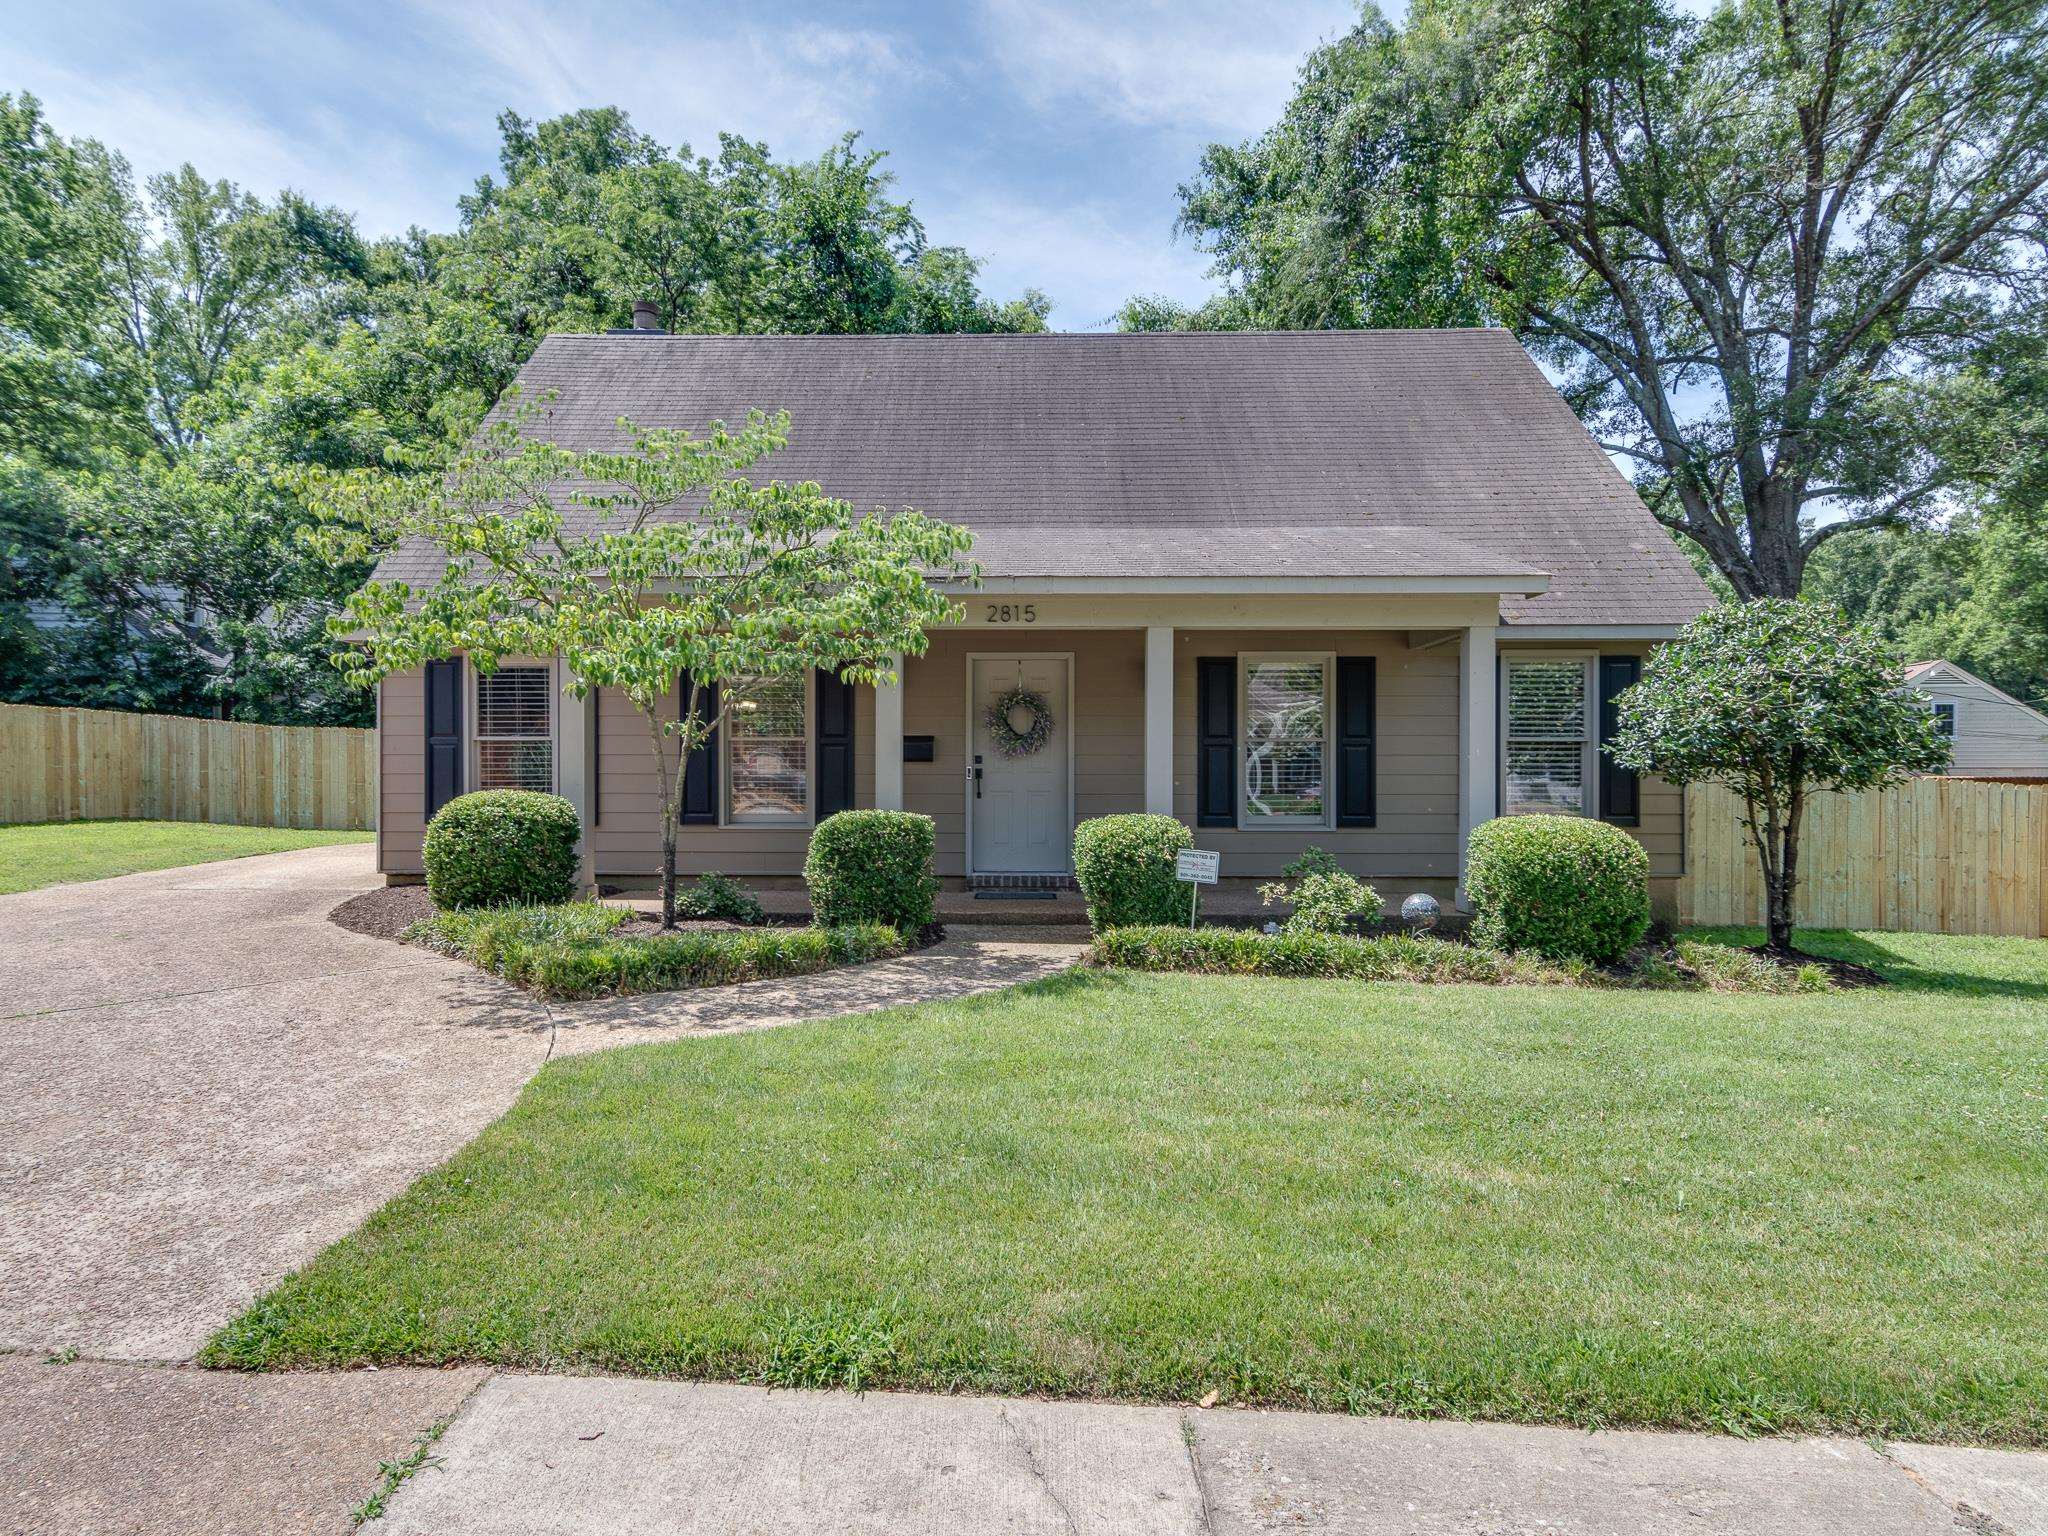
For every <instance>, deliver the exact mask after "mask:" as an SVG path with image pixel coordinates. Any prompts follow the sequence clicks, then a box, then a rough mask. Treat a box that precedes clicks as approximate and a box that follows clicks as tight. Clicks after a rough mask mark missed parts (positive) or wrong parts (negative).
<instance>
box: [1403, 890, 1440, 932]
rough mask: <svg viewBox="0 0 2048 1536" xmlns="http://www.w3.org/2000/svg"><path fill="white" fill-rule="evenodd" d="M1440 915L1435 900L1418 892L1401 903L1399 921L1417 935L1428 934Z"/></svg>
mask: <svg viewBox="0 0 2048 1536" xmlns="http://www.w3.org/2000/svg"><path fill="white" fill-rule="evenodd" d="M1441 915H1442V909H1441V908H1440V907H1438V906H1437V904H1436V898H1435V897H1434V896H1425V895H1423V894H1422V892H1420V891H1417V892H1416V893H1415V894H1414V895H1413V896H1410V897H1409V898H1408V899H1407V900H1406V901H1404V902H1402V903H1401V921H1402V922H1404V923H1406V924H1407V925H1408V926H1409V927H1410V928H1412V929H1414V930H1415V932H1417V933H1427V932H1429V930H1430V929H1432V928H1434V927H1435V926H1436V920H1437V918H1438V917H1439V916H1441Z"/></svg>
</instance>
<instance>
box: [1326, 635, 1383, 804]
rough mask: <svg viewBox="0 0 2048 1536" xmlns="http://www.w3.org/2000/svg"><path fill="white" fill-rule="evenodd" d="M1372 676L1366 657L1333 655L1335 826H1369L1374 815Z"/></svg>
mask: <svg viewBox="0 0 2048 1536" xmlns="http://www.w3.org/2000/svg"><path fill="white" fill-rule="evenodd" d="M1375 692H1376V679H1375V676H1374V667H1373V658H1372V657H1370V656H1339V657H1338V658H1337V735H1336V753H1337V825H1338V826H1340V827H1369V826H1371V825H1373V821H1374V818H1375V816H1376V815H1377V806H1376V803H1375V802H1376V798H1377V795H1378V788H1379V786H1378V780H1377V774H1376V770H1375V766H1374V763H1373V713H1374V708H1375V703H1376V700H1375V697H1374V695H1375Z"/></svg>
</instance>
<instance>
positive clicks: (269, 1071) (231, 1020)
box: [0, 845, 549, 1360]
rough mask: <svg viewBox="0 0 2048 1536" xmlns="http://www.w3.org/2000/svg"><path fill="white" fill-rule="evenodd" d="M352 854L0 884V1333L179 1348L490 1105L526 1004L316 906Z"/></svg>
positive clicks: (538, 1027) (90, 1348) (80, 1345)
mask: <svg viewBox="0 0 2048 1536" xmlns="http://www.w3.org/2000/svg"><path fill="white" fill-rule="evenodd" d="M375 883H376V875H375V872H374V870H373V869H372V867H371V853H370V850H369V848H368V847H366V846H362V845H346V846H341V847H334V848H315V849H307V850H304V851H301V852H295V853H282V854H270V855H265V856H262V857H258V858H251V859H236V860H231V861H228V862H224V863H219V864H204V865H196V866H193V867H190V868H185V869H170V870H159V871H156V872H153V873H150V874H141V875H128V876H124V877H122V878H120V879H115V880H101V881H94V882H91V883H89V884H83V885H61V886H53V887H50V888H48V889H45V890H41V891H31V892H27V893H25V894H22V895H18V896H6V897H0V1018H4V1023H5V1029H6V1034H7V1050H6V1052H5V1053H4V1054H0V1286H4V1287H5V1294H6V1295H7V1296H8V1297H9V1298H10V1305H9V1306H8V1307H7V1308H6V1309H5V1311H4V1313H0V1345H6V1346H12V1347H15V1348H22V1349H38V1350H50V1349H55V1348H59V1347H64V1346H69V1347H71V1348H74V1349H76V1350H78V1351H79V1352H80V1353H82V1354H85V1355H89V1356H95V1357H99V1358H118V1359H142V1360H149V1359H158V1360H165V1359H185V1358H189V1357H190V1356H191V1355H192V1354H193V1353H194V1352H195V1351H196V1350H197V1349H198V1348H199V1347H200V1346H201V1345H202V1344H204V1343H205V1342H206V1339H207V1337H208V1336H209V1335H210V1334H211V1333H212V1332H213V1331H214V1329H216V1328H218V1327H219V1326H220V1325H221V1324H222V1323H223V1322H225V1321H227V1319H228V1318H229V1317H231V1316H233V1314H234V1313H235V1311H236V1310H237V1309H238V1308H240V1307H241V1306H243V1305H245V1304H246V1303H247V1302H248V1301H249V1300H250V1299H251V1298H252V1297H254V1296H255V1295H256V1294H257V1293H258V1292H259V1291H260V1290H262V1289H263V1288H264V1287H266V1286H268V1285H270V1284H273V1283H274V1282H275V1281H277V1280H278V1279H280V1278H281V1277H283V1276H284V1275H285V1274H286V1273H288V1272H289V1271H290V1270H291V1269H293V1268H294V1267H296V1266H297V1265H299V1264H301V1263H303V1262H304V1261H305V1260H307V1259H309V1258H311V1257H312V1256H313V1255H314V1254H315V1253H317V1252H318V1251H319V1250H320V1249H321V1248H322V1247H324V1246H325V1245H326V1244H327V1243H329V1242H331V1241H333V1240H334V1239H335V1238H337V1237H340V1236H341V1235H342V1234H344V1233H345V1232H347V1231H348V1230H349V1229H351V1228H352V1227H354V1226H355V1225H356V1224H357V1223H359V1222H360V1221H362V1219H363V1218H364V1217H365V1216H367V1215H369V1214H370V1212H371V1211H373V1210H375V1209H376V1208H377V1207H378V1206H379V1205H381V1204H382V1203H383V1202H384V1201H386V1200H388V1199H389V1198H391V1196H392V1195H394V1194H396V1193H397V1192H398V1191H399V1190H401V1189H403V1188H404V1187H405V1185H406V1184H407V1183H408V1182H409V1181H410V1180H411V1179H412V1178H414V1177H415V1176H416V1175H417V1174H419V1173H420V1172H422V1171H423V1170H425V1169H427V1168H429V1167H431V1166H432V1165H433V1164H435V1163H437V1162H439V1161H441V1160H442V1159H443V1158H446V1157H447V1156H448V1155H449V1154H450V1153H452V1152H453V1151H454V1150H455V1149H456V1148H457V1147H459V1146H461V1145H462V1144H463V1142H465V1141H467V1140H468V1139H469V1138H470V1137H471V1136H473V1135H475V1134H476V1132H477V1131H478V1130H480V1129H482V1127H483V1126H484V1125H485V1124H486V1123H488V1122H489V1121H490V1120H492V1119H493V1118H495V1117H496V1116H497V1115H499V1114H501V1113H502V1112H503V1111H504V1110H505V1108H506V1107H507V1106H508V1105H509V1104H510V1103H511V1102H512V1099H513V1097H514V1096H515V1095H516V1094H517V1093H518V1091H519V1088H520V1085H521V1084H523V1083H524V1082H525V1081H526V1080H527V1078H528V1077H530V1076H531V1075H532V1074H533V1073H534V1072H535V1071H536V1070H537V1069H538V1068H539V1066H540V1064H541V1063H542V1061H543V1060H544V1059H545V1058H546V1055H547V1050H548V1036H549V1030H548V1015H547V1012H546V1010H545V1009H544V1008H542V1007H540V1006H539V1005H538V1004H536V1003H534V1002H532V1001H530V1000H528V999H526V998H524V997H522V996H520V995H519V994H518V993H516V992H514V991H513V990H512V989H511V988H509V987H506V986H503V985H502V984H500V983H498V982H495V981H493V980H491V979H490V978H488V977H484V976H480V975H479V974H477V973H476V972H475V971H473V970H471V969H469V968H468V967H466V966H462V965H460V964H457V963H456V962H453V961H449V960H444V959H441V958H440V957H438V956H435V955H430V954H426V953H424V952H422V951H418V950H413V949H407V948H401V947H399V946H397V945H394V944H390V943H387V942H384V941H382V940H378V939H370V938H365V937H362V936H361V935H358V934H352V933H347V932H344V931H343V930H341V929H340V928H337V927H335V926H334V925H333V924H332V923H329V922H328V921H326V914H327V913H328V911H329V910H330V909H331V908H333V907H334V906H335V905H336V903H338V902H340V901H343V900H345V899H346V898H347V897H348V896H350V895H352V894H354V893H357V892H360V891H363V890H367V889H369V888H370V887H371V886H372V885H374V884H375Z"/></svg>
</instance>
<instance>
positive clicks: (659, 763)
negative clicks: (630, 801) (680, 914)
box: [645, 709, 683, 929]
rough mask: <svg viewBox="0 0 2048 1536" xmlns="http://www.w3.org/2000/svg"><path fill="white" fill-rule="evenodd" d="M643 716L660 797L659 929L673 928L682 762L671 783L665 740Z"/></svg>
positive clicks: (653, 720) (654, 721)
mask: <svg viewBox="0 0 2048 1536" xmlns="http://www.w3.org/2000/svg"><path fill="white" fill-rule="evenodd" d="M645 713H646V715H647V734H648V737H649V739H650V740H651V741H652V743H653V745H654V782H655V787H656V788H657V789H658V790H659V791H660V793H661V926H662V927H663V928H664V929H669V928H673V927H675V925H676V822H677V820H678V818H679V817H680V816H681V814H682V808H681V807H680V806H679V805H678V804H677V801H678V800H680V799H681V797H682V793H683V758H682V754H680V753H678V754H677V756H676V775H675V779H674V780H673V782H671V780H670V779H669V773H668V738H667V737H666V736H665V735H663V734H662V729H661V724H660V722H659V721H658V720H657V719H656V718H655V715H654V711H653V710H651V709H650V710H647V711H645Z"/></svg>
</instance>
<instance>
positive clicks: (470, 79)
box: [0, 0, 1355, 330]
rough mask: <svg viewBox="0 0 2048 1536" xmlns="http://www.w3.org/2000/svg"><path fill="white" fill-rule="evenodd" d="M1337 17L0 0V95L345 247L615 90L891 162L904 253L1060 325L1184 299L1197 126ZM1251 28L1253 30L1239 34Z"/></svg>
mask: <svg viewBox="0 0 2048 1536" xmlns="http://www.w3.org/2000/svg"><path fill="white" fill-rule="evenodd" d="M1354 15H1355V8H1354V5H1353V4H1352V0H1283V3H1278V4H1271V5H1264V6H1246V5H1233V4H1229V3H1212V0H1186V3H1180V4H1167V3H1160V0H1093V3H1088V0H966V3H961V4H945V3H940V0H901V3H895V4H875V5H859V6H854V5H846V6H832V5H816V4H806V5H789V6H777V7H768V6H736V5H732V4H730V3H725V4H717V5H706V4H676V3H671V4H657V3H651V0H598V3H594V4H586V5H578V6H568V5H555V6H548V5H542V4H536V3H532V0H504V3H493V4H475V3H435V0H426V3H415V4H389V5H387V4H375V3H361V4H351V3H347V0H321V3H313V4H302V5H290V6H287V5H269V4H256V3H246V0H244V3H237V0H198V3H194V0H170V3H165V0H72V3H66V4H63V5H52V4H49V3H47V0H38V3H33V4H32V3H30V0H0V17H4V18H5V25H4V26H0V91H22V90H27V91H30V92H32V93H34V94H35V95H37V96H39V97H41V98H42V99H43V102H44V104H45V107H46V110H47V112H48V114H49V116H50V118H51V120H52V121H53V123H54V124H55V125H56V127H57V128H58V130H59V131H60V132H63V133H66V134H86V135H91V136H93V137H97V138H100V139H102V140H104V141H105V142H107V143H108V144H109V145H111V146H112V147H114V148H117V149H119V150H121V151H122V152H123V153H124V154H126V155H127V156H128V158H129V160H130V161H131V163H133V165H134V166H135V169H136V171H137V173H138V174H141V175H146V174H149V173H151V172H154V171H158V170H165V169H169V168H171V167H173V166H175V165H177V164H178V163H179V162H181V161H185V160H189V161H191V162H192V163H193V164H194V165H196V166H197V167H198V168H199V170H200V171H201V172H202V173H203V174H205V175H207V176H210V177H226V178H228V179H230V180H233V181H237V182H240V183H242V184H243V185H245V186H247V187H249V188H251V189H252V190H257V191H260V192H263V193H265V194H269V193H273V192H275V191H276V190H277V189H278V188H280V187H283V186H291V187H294V188H296V189H298V190H300V191H302V192H304V193H306V194H307V195H309V196H312V197H316V198H318V199H319V200H321V201H323V202H330V203H336V204H339V205H341V206H343V207H345V208H348V209H350V210H352V211H353V212H355V213H356V215H357V217H358V222H359V226H360V228H361V229H362V230H363V231H364V233H366V234H371V235H377V234H386V233H392V232H395V231H398V230H401V229H403V228H405V226H406V225H408V224H412V223H418V224H423V225H425V226H427V227H429V228H439V229H447V228H450V227H452V226H453V224H454V220H455V199H456V197H457V195H458V194H459V193H461V192H462V191H464V190H466V189H467V188H468V186H469V185H470V183H471V182H472V181H473V180H474V179H475V178H476V177H477V176H478V175H480V174H482V173H483V172H486V171H490V170H493V169H495V167H496V141H497V135H496V129H495V127H494V125H493V120H494V119H495V117H496V115H497V113H498V112H499V111H500V110H502V109H503V108H506V107H510V108H512V109H513V110H515V111H518V112H520V113H521V114H523V115H525V116H528V117H544V116H550V115H553V114H555V113H558V112H562V111H566V110H569V109H571V108H575V107H579V106H598V105H604V104H607V103H615V104H617V105H619V106H621V107H624V108H625V109H626V110H627V111H629V112H630V113H631V114H632V115H633V118H634V120H635V122H636V123H637V124H638V125H639V127H640V128H641V129H642V130H643V131H645V132H648V133H651V134H653V135H655V136H656V137H657V138H659V139H661V140H662V141H663V142H664V143H668V144H675V143H678V142H687V143H689V144H690V145H692V146H693V147H695V148H698V149H702V150H710V149H715V147H716V142H717V139H716V135H717V134H718V132H719V130H721V129H725V130H729V131H734V132H739V133H743V134H746V135H748V136H749V137H752V138H757V139H765V140H766V141H767V142H768V144H769V146H770V147H771V148H772V149H773V150H774V151H775V152H776V153H777V154H778V155H779V156H783V157H790V156H796V155H804V156H809V155H814V154H816V153H817V152H818V151H819V150H821V149H823V148H824V147H825V146H826V145H827V144H829V143H830V142H832V141H833V140H834V139H836V138H837V137H838V135H839V134H841V133H842V132H844V131H846V130H848V129H854V128H857V129H860V130H862V131H863V133H864V134H865V136H866V142H867V143H868V144H869V145H871V146H873V147H876V148H881V149H886V150H888V151H889V162H888V164H889V165H890V167H891V168H892V169H893V170H894V171H895V173H896V176H897V180H898V189H899V191H901V192H902V193H903V194H905V195H907V196H908V197H909V198H910V199H911V201H912V202H913V203H914V204H915V206H916V208H917V211H918V213H919V215H920V216H921V217H922V218H923V220H924V222H925V227H926V229H927V231H928V232H929V234H930V235H931V237H932V238H933V239H935V240H937V241H942V242H945V243H948V244H959V245H965V246H966V247H967V248H968V249H969V250H971V251H973V252H974V253H975V254H976V255H979V256H981V257H983V258H985V259H986V261H987V267H986V270H985V272H984V275H983V281H984V286H985V288H986V289H987V290H988V291H989V292H990V293H992V294H994V295H996V296H998V297H1002V298H1007V297H1010V296H1012V295H1014V294H1015V293H1017V292H1019V291H1021V290H1022V289H1023V288H1024V287H1025V286H1027V285H1030V286H1036V287H1040V288H1043V289H1045V290H1046V292H1047V293H1049V294H1050V295H1051V296H1052V298H1053V300H1054V303H1055V305H1056V307H1055V309H1054V311H1053V323H1054V324H1055V325H1056V326H1059V327H1060V328H1062V329H1073V330H1078V329H1087V328H1090V327H1094V326H1099V325H1100V324H1101V323H1102V322H1103V321H1104V320H1105V319H1106V318H1107V316H1108V315H1109V314H1110V313H1111V311H1112V310H1114V309H1115V307H1116V306H1117V305H1118V304H1119V303H1121V302H1122V300H1123V299H1125V298H1126V297H1128V296H1129V295H1131V294H1133V293H1138V292H1147V293H1166V294H1170V295H1172V296H1174V297H1176V298H1180V299H1184V300H1192V299H1196V298H1199V297H1201V296H1202V295H1203V294H1204V293H1206V292H1208V291H1209V289H1210V287H1211V286H1212V285H1211V284H1210V283H1209V281H1208V280H1207V279H1206V278H1205V277H1204V275H1203V273H1204V269H1205V267H1206V261H1205V258H1204V257H1203V256H1202V255H1201V253H1200V252H1198V251H1196V250H1194V249H1193V248H1192V246H1191V245H1189V244H1188V243H1187V242H1186V241H1185V240H1182V241H1178V242H1176V241H1175V240H1174V239H1173V238H1172V223H1173V217H1174V214H1175V211H1176V209H1177V200H1176V198H1175V195H1174V188H1175V186H1176V184H1177V183H1178V182H1179V181H1181V180H1182V179H1184V178H1185V177H1186V176H1188V175H1189V174H1190V173H1191V172H1192V170H1193V169H1194V166H1195V161H1196V157H1197V155H1198V154H1199V152H1200V150H1201V147H1202V146H1203V145H1204V144H1205V143H1207V142H1209V141H1211V140H1214V139H1229V140H1236V139H1240V138H1243V137H1246V136H1248V135H1250V134H1253V133H1256V132H1257V131H1258V130H1259V129H1261V128H1263V127H1265V126H1266V125H1267V124H1269V123H1270V122H1271V121H1272V120H1273V119H1274V117H1275V116H1276V115H1277V114H1278V112H1279V110H1280V107H1281V106H1282V104H1283V103H1284V102H1285V101H1286V99H1287V97H1288V94H1289V92H1290V89H1291V86H1292V82H1293V78H1294V72H1295V70H1296V68H1297V67H1298V65H1299V64H1300V62H1301V59H1302V56H1303V55H1304V54H1305V53H1306V52H1307V51H1308V49H1309V48H1311V47H1312V46H1314V44H1316V43H1317V42H1319V41H1321V40H1324V39H1327V38H1329V37H1332V36H1334V35H1336V34H1338V33H1339V32H1341V31H1343V30H1344V28H1345V27H1347V26H1348V25H1349V24H1350V22H1351V20H1352V18H1353V16H1354ZM1253 18H1255V19H1253Z"/></svg>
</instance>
